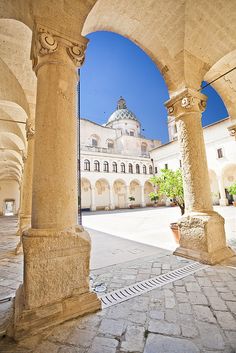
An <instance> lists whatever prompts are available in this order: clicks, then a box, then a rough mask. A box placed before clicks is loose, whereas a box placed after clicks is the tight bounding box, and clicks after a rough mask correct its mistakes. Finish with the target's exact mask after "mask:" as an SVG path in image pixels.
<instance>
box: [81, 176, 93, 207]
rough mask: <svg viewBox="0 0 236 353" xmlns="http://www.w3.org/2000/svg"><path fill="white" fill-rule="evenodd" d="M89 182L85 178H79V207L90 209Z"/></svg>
mask: <svg viewBox="0 0 236 353" xmlns="http://www.w3.org/2000/svg"><path fill="white" fill-rule="evenodd" d="M91 204H92V197H91V183H90V181H89V180H88V179H87V178H81V208H82V209H91Z"/></svg>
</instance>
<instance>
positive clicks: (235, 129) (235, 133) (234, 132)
mask: <svg viewBox="0 0 236 353" xmlns="http://www.w3.org/2000/svg"><path fill="white" fill-rule="evenodd" d="M228 131H229V134H230V136H232V137H236V124H234V125H231V126H229V127H228Z"/></svg>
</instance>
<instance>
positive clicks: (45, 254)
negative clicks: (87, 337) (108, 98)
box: [8, 24, 101, 339]
mask: <svg viewBox="0 0 236 353" xmlns="http://www.w3.org/2000/svg"><path fill="white" fill-rule="evenodd" d="M86 43H87V40H86V39H85V38H83V37H81V38H80V41H79V42H78V41H76V40H73V39H71V38H69V37H67V36H66V35H63V34H62V33H58V32H57V31H55V30H53V29H50V28H46V27H44V26H41V25H38V24H36V25H35V28H34V32H33V40H32V53H31V57H32V60H33V68H34V70H35V72H36V74H37V101H36V114H35V131H36V133H35V150H34V170H33V191H32V195H33V198H32V220H31V227H32V228H30V229H29V230H27V231H25V232H24V233H23V251H24V276H23V286H22V287H21V288H20V289H19V290H18V291H17V294H16V299H15V305H14V319H13V322H12V325H11V328H9V331H8V334H9V335H12V336H13V337H14V338H15V339H20V338H22V337H24V336H29V335H32V334H34V333H37V332H40V331H42V330H44V329H46V328H47V327H50V326H54V325H56V324H58V323H61V322H63V321H65V320H68V319H70V318H74V317H77V316H80V315H84V314H86V313H89V312H93V311H96V310H99V309H100V307H101V305H100V301H99V299H98V298H97V296H96V294H95V293H91V292H90V289H89V258H90V238H89V235H88V233H87V232H85V231H84V229H83V228H82V227H80V226H77V215H78V199H77V135H76V131H77V128H76V127H77V125H76V124H77V121H76V114H75V92H76V83H77V72H76V68H77V67H78V66H80V65H81V64H82V63H83V60H84V51H85V48H86Z"/></svg>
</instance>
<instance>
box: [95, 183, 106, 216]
mask: <svg viewBox="0 0 236 353" xmlns="http://www.w3.org/2000/svg"><path fill="white" fill-rule="evenodd" d="M109 190H110V185H109V182H108V181H107V180H106V179H104V178H101V179H98V180H97V181H96V182H95V195H94V198H95V200H94V201H95V207H96V209H97V210H102V209H105V208H106V207H109V204H110V194H109Z"/></svg>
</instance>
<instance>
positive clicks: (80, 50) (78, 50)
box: [67, 44, 86, 67]
mask: <svg viewBox="0 0 236 353" xmlns="http://www.w3.org/2000/svg"><path fill="white" fill-rule="evenodd" d="M85 49H86V47H85V46H84V45H80V44H76V45H73V46H71V47H68V48H67V53H68V55H69V57H70V58H71V59H72V61H73V63H74V64H75V65H76V66H78V67H80V66H82V65H83V63H84V59H85V55H84V54H85Z"/></svg>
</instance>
